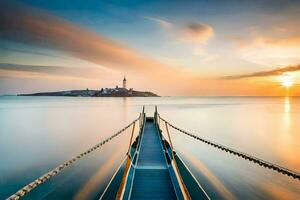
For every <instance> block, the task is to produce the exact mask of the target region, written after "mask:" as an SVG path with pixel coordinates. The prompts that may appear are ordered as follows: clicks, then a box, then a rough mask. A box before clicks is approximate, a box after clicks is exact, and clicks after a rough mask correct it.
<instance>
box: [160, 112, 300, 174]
mask: <svg viewBox="0 0 300 200" xmlns="http://www.w3.org/2000/svg"><path fill="white" fill-rule="evenodd" d="M158 117H159V119H160V120H162V121H163V122H165V123H166V124H168V125H169V126H170V127H171V128H173V129H175V130H177V131H179V132H181V133H183V134H185V135H188V136H190V137H192V138H194V139H196V140H199V141H201V142H203V143H205V144H208V145H210V146H213V147H215V148H217V149H220V150H222V151H225V152H227V153H230V154H233V155H236V156H238V157H240V158H243V159H245V160H248V161H250V162H254V163H256V164H258V165H260V166H262V167H265V168H268V169H272V170H274V171H276V172H278V173H280V174H284V175H287V176H289V177H292V178H294V179H298V180H300V173H298V172H295V171H292V170H290V169H287V168H285V167H282V166H279V165H277V164H274V163H271V162H268V161H265V160H263V159H260V158H257V157H255V156H252V155H249V154H246V153H243V152H241V151H238V150H235V149H233V148H230V147H226V146H224V145H221V144H218V143H215V142H212V141H210V140H207V139H204V138H201V137H199V136H197V135H195V134H192V133H189V132H187V131H184V130H182V129H180V128H178V127H176V126H174V125H173V124H171V123H169V122H168V121H167V120H165V119H164V118H162V117H161V116H160V115H158Z"/></svg>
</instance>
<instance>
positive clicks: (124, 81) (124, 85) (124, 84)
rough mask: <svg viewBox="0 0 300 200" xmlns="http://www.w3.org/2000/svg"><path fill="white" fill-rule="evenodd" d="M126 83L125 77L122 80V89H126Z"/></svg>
mask: <svg viewBox="0 0 300 200" xmlns="http://www.w3.org/2000/svg"><path fill="white" fill-rule="evenodd" d="M126 82H127V80H126V77H125V76H124V79H123V88H124V89H127V88H126Z"/></svg>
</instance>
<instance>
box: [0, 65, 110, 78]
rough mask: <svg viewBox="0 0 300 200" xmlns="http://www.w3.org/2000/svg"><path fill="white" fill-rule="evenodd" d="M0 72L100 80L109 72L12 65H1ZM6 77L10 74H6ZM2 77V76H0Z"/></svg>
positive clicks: (91, 69) (93, 69)
mask: <svg viewBox="0 0 300 200" xmlns="http://www.w3.org/2000/svg"><path fill="white" fill-rule="evenodd" d="M0 71H5V72H11V74H15V72H18V74H22V73H23V74H26V73H36V74H42V75H56V76H63V77H74V78H86V79H99V78H101V77H103V76H104V74H106V73H107V72H106V71H105V70H102V69H100V68H74V67H62V66H44V65H43V66H41V65H20V64H11V63H0ZM5 74H6V76H7V74H8V73H5ZM0 76H1V75H0Z"/></svg>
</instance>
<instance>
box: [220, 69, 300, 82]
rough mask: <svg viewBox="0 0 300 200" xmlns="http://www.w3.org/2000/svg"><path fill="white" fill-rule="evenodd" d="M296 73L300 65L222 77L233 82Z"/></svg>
mask: <svg viewBox="0 0 300 200" xmlns="http://www.w3.org/2000/svg"><path fill="white" fill-rule="evenodd" d="M295 71H300V65H297V66H288V67H283V68H277V69H274V70H269V71H260V72H254V73H248V74H239V75H233V76H224V77H222V79H229V80H232V79H241V78H253V77H265V76H276V75H282V74H283V73H286V72H295Z"/></svg>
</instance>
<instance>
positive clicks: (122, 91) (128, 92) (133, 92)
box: [17, 88, 159, 97]
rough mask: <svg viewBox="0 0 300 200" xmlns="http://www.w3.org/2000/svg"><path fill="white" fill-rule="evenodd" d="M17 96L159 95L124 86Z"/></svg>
mask: <svg viewBox="0 0 300 200" xmlns="http://www.w3.org/2000/svg"><path fill="white" fill-rule="evenodd" d="M17 96H56V97H57V96H63V97H159V96H158V95H157V94H155V93H153V92H144V91H136V90H132V89H130V90H127V89H124V88H116V89H111V88H106V89H104V90H103V89H102V90H88V89H86V90H68V91H58V92H39V93H31V94H18V95H17Z"/></svg>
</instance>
